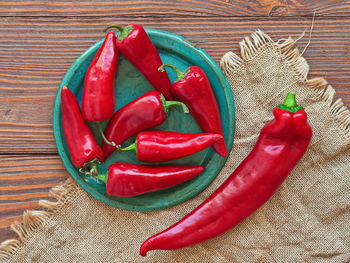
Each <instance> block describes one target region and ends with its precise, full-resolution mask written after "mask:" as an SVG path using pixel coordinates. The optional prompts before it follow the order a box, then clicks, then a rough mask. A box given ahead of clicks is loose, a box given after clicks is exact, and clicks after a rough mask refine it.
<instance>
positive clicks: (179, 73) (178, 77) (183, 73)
mask: <svg viewBox="0 0 350 263" xmlns="http://www.w3.org/2000/svg"><path fill="white" fill-rule="evenodd" d="M165 67H169V68H171V69H172V70H174V71H175V73H176V78H175V82H176V81H179V80H182V79H183V78H184V77H185V76H186V74H187V73H188V69H185V70H184V71H181V70H180V69H179V68H177V67H176V66H174V65H171V64H163V65H161V66H160V67H159V68H158V70H159V71H161V72H163V71H164V70H165V69H164V68H165Z"/></svg>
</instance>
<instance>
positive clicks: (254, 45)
mask: <svg viewBox="0 0 350 263" xmlns="http://www.w3.org/2000/svg"><path fill="white" fill-rule="evenodd" d="M295 42H296V41H295V40H293V39H292V38H291V37H289V38H288V39H284V40H280V41H278V42H274V41H273V40H272V39H271V38H270V37H269V36H268V35H267V34H265V33H264V32H262V31H261V30H257V31H256V32H254V33H253V34H252V35H251V37H250V38H249V37H246V38H245V39H244V40H242V41H241V42H240V43H239V45H240V49H241V57H239V56H238V55H236V54H235V53H233V52H228V53H226V54H225V55H224V56H223V57H222V59H221V61H220V67H221V69H222V70H223V72H224V73H225V75H226V76H229V75H231V74H233V73H234V72H236V71H237V70H238V69H239V68H240V67H241V64H242V63H243V62H244V61H249V60H251V59H253V58H254V57H255V56H257V55H258V54H260V53H261V52H264V51H266V50H268V49H267V48H266V47H267V46H269V47H271V48H274V49H275V50H277V51H278V52H279V53H280V55H281V56H282V57H283V58H284V61H285V63H287V64H288V65H289V66H290V68H291V69H292V70H293V72H295V74H296V75H297V76H298V78H299V79H300V81H302V82H304V84H305V85H306V86H307V87H309V88H311V89H312V90H314V91H315V93H316V96H317V97H318V98H319V99H320V100H321V101H324V102H326V103H327V104H328V105H329V108H330V111H331V113H332V115H333V116H334V119H335V120H336V122H337V123H338V124H339V126H340V128H341V130H342V131H343V133H344V136H345V137H346V138H347V139H348V140H350V111H349V109H347V108H346V107H345V106H344V103H343V102H342V100H341V99H338V100H336V101H334V95H335V90H334V89H333V88H332V87H331V86H330V85H328V83H327V81H326V80H325V79H323V78H313V79H310V80H308V79H307V74H308V72H309V65H308V64H307V62H306V60H305V59H304V58H303V57H302V56H301V54H300V52H299V50H298V49H297V48H295V47H294V44H295ZM333 101H334V102H333ZM78 188H79V186H78V185H77V184H76V183H74V182H73V181H72V179H68V180H67V181H66V182H65V183H63V184H61V185H59V186H56V187H54V188H52V189H51V191H50V196H51V197H53V198H55V199H56V202H52V201H47V200H41V201H39V205H40V206H41V207H43V208H44V209H45V210H42V211H26V212H25V213H24V214H23V217H22V222H15V223H14V224H13V225H12V226H11V229H12V230H13V231H15V232H16V234H17V236H18V239H11V240H6V241H4V242H3V243H2V244H1V245H0V259H3V260H9V259H10V258H11V257H12V256H13V255H14V254H15V253H16V251H17V249H18V248H19V247H20V246H21V244H22V243H23V242H24V241H25V239H26V238H28V237H30V236H31V235H32V234H33V233H34V231H35V230H36V229H37V228H38V227H39V226H42V225H44V224H45V223H46V222H48V220H49V219H50V218H51V217H53V216H54V215H55V214H56V213H58V212H59V210H60V208H61V207H62V206H63V205H65V204H67V203H69V201H70V200H72V199H74V194H75V193H76V192H77V191H76V190H77V189H78Z"/></svg>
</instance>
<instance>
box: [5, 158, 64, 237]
mask: <svg viewBox="0 0 350 263" xmlns="http://www.w3.org/2000/svg"><path fill="white" fill-rule="evenodd" d="M67 176H68V174H67V172H66V171H65V168H64V167H63V165H62V162H61V160H60V158H59V157H58V156H47V155H35V156H28V155H2V156H1V158H0V242H2V241H4V240H6V239H9V238H14V237H15V234H14V233H13V232H12V231H11V230H10V225H11V224H12V223H13V222H14V221H15V220H20V219H21V215H22V214H23V212H24V211H26V210H28V209H29V210H35V209H40V207H39V205H38V201H39V200H42V199H46V200H52V199H51V198H49V194H48V192H49V190H50V189H51V188H52V187H53V186H55V185H57V184H58V183H60V182H63V181H65V180H66V178H67Z"/></svg>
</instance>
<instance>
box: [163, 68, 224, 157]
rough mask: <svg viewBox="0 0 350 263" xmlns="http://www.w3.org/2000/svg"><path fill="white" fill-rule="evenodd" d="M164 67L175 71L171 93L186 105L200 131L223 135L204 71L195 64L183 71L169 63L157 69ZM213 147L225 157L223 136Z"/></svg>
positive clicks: (216, 106)
mask: <svg viewBox="0 0 350 263" xmlns="http://www.w3.org/2000/svg"><path fill="white" fill-rule="evenodd" d="M164 67H170V68H172V69H173V70H174V71H175V72H176V79H175V82H174V83H173V84H172V86H171V93H172V94H173V96H174V97H175V98H177V99H178V100H180V101H182V102H184V103H185V104H186V105H187V107H188V108H189V109H190V113H191V114H192V115H193V117H194V118H195V120H196V121H197V123H198V125H199V126H200V127H201V128H202V131H203V132H210V133H218V134H221V135H222V136H223V132H222V125H221V118H220V111H219V107H218V104H217V102H216V99H215V95H214V92H213V90H212V89H211V86H210V82H209V80H208V78H207V76H206V75H205V73H204V71H203V70H202V69H201V68H200V67H197V66H190V67H189V68H187V69H185V70H184V71H180V70H179V69H178V68H177V67H175V66H173V65H170V64H164V65H162V66H161V67H160V68H159V70H164ZM213 148H214V149H215V151H216V152H217V153H218V154H220V155H221V156H223V157H226V155H227V149H226V145H225V140H224V136H223V139H222V140H219V141H217V142H216V143H214V144H213Z"/></svg>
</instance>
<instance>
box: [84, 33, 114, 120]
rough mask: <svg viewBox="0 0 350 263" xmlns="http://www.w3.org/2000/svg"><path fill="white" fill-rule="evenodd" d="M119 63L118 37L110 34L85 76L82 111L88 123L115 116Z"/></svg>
mask: <svg viewBox="0 0 350 263" xmlns="http://www.w3.org/2000/svg"><path fill="white" fill-rule="evenodd" d="M117 61H118V52H117V48H116V36H115V34H114V32H109V33H108V34H107V35H106V38H105V40H104V42H103V44H102V46H101V47H100V48H99V50H98V51H97V53H96V55H95V57H94V58H93V60H92V61H91V64H90V66H89V68H88V70H87V72H86V75H85V80H84V92H83V101H82V109H83V116H84V119H85V120H86V121H105V120H108V119H109V118H110V117H111V116H112V115H113V112H114V108H115V96H114V80H115V75H116V72H117Z"/></svg>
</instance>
